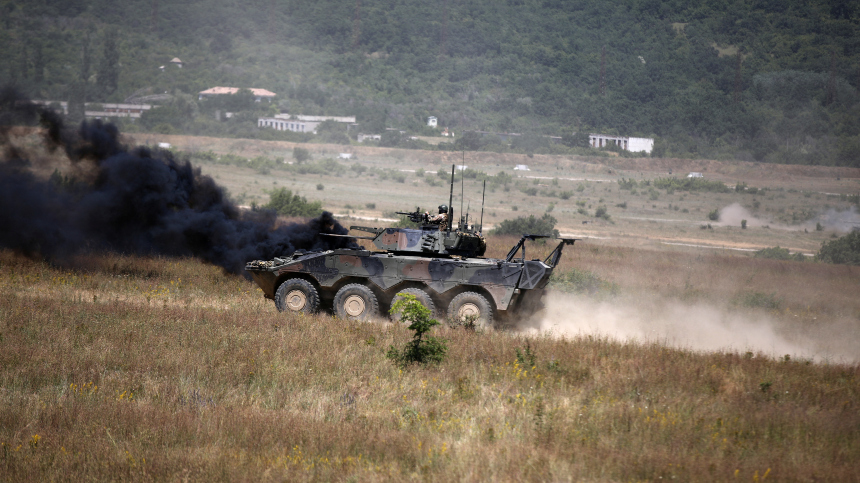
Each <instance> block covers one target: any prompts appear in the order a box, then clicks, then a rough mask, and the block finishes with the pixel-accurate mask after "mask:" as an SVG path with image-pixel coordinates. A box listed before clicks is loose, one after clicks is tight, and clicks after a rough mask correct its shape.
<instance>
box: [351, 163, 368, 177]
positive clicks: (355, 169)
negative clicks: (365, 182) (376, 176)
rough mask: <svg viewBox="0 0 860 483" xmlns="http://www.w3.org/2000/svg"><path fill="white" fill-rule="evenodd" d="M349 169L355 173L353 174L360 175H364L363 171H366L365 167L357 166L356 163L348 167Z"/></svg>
mask: <svg viewBox="0 0 860 483" xmlns="http://www.w3.org/2000/svg"><path fill="white" fill-rule="evenodd" d="M349 169H351V170H353V171H355V174H357V175H361V173H364V172H365V171H367V166H364V165H362V164H358V163H353V164H352V166H350V167H349Z"/></svg>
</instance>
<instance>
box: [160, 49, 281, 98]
mask: <svg viewBox="0 0 860 483" xmlns="http://www.w3.org/2000/svg"><path fill="white" fill-rule="evenodd" d="M177 60H178V59H177ZM248 90H249V91H251V93H252V94H253V95H254V101H256V102H260V101H262V100H263V99H265V100H267V101H269V102H271V101H272V99H274V98H275V96H277V94H275V93H274V92H272V91H267V90H266V89H255V88H250V89H248ZM237 92H239V88H238V87H213V88H211V89H206V90H205V91H200V93H198V95H197V100H201V101H202V100H203V99H205V98H207V97H215V96H226V95H232V94H235V93H237Z"/></svg>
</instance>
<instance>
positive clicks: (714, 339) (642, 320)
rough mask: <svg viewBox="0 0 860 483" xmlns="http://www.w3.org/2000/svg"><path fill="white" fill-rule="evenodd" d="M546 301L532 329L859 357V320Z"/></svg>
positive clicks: (654, 303) (563, 297) (703, 347)
mask: <svg viewBox="0 0 860 483" xmlns="http://www.w3.org/2000/svg"><path fill="white" fill-rule="evenodd" d="M544 301H545V303H546V311H545V313H544V314H543V317H542V318H541V319H540V320H539V321H537V326H536V327H533V328H531V329H528V331H529V332H532V333H534V332H537V333H541V334H550V335H555V336H562V337H576V336H584V335H595V336H601V337H608V338H611V339H616V340H619V341H632V342H638V343H659V344H663V345H666V346H670V347H676V348H681V349H689V350H693V351H709V352H710V351H729V352H739V353H745V352H747V351H751V352H753V353H755V354H763V355H765V356H768V357H773V358H780V357H783V356H784V355H786V354H788V355H790V356H791V357H792V359H811V360H814V361H819V362H821V361H827V362H832V363H856V362H858V361H860V349H858V347H860V334H858V331H857V325H858V323H857V321H853V323H851V322H848V321H846V323H844V324H840V323H839V321H834V322H830V323H816V324H815V325H814V327H812V326H808V325H807V326H804V325H803V324H801V323H799V322H798V323H791V322H785V321H781V320H776V319H774V318H772V317H770V316H768V315H767V314H765V313H751V312H749V311H742V310H733V309H731V308H728V307H726V308H719V307H714V306H712V305H708V304H706V303H691V304H685V303H682V302H679V301H675V300H665V299H663V300H660V299H650V300H647V301H639V300H637V301H635V302H633V303H627V301H619V300H614V301H603V302H600V301H595V300H592V299H589V298H587V297H584V296H575V295H570V294H563V293H559V292H549V293H547V294H546V296H545V297H544ZM849 324H850V327H849Z"/></svg>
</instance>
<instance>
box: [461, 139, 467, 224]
mask: <svg viewBox="0 0 860 483" xmlns="http://www.w3.org/2000/svg"><path fill="white" fill-rule="evenodd" d="M465 169H466V151H465V150H463V162H462V164H460V218H463V215H462V213H463V197H464V196H465V189H466V188H465V185H466V177H465V176H464V174H465V173H464V172H463V170H465ZM461 225H462V223H461ZM461 228H462V227H461Z"/></svg>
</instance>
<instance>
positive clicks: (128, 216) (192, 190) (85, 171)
mask: <svg viewBox="0 0 860 483" xmlns="http://www.w3.org/2000/svg"><path fill="white" fill-rule="evenodd" d="M35 121H38V122H40V123H41V125H42V127H43V128H44V130H43V132H44V142H45V144H46V146H47V147H48V148H49V149H52V150H56V149H63V150H65V154H66V155H67V157H68V159H70V160H71V162H72V163H73V166H74V168H75V172H76V173H79V174H80V176H81V178H82V179H79V180H78V181H74V182H70V181H69V179H68V178H63V177H62V176H53V177H52V179H50V180H46V179H44V177H39V176H37V175H36V174H35V173H34V169H33V168H34V167H37V166H38V167H40V168H42V169H44V168H45V167H46V166H45V163H50V161H46V158H45V157H43V158H40V159H29V158H28V157H25V155H23V154H22V151H21V150H20V149H17V148H15V147H14V143H12V142H11V139H10V136H11V135H12V134H11V133H12V131H13V128H11V127H10V126H15V125H16V124H17V125H20V124H32V123H33V122H35ZM0 125H2V126H4V127H0V147H3V148H4V153H3V154H2V159H0V247H6V248H11V249H14V250H17V251H20V252H23V253H26V254H29V255H31V256H42V257H45V258H47V259H49V260H51V261H54V262H60V263H62V262H64V261H65V260H67V258H68V257H70V256H74V255H76V254H80V253H84V252H98V251H112V252H118V253H125V254H139V255H166V256H194V257H198V258H201V259H203V260H205V261H207V262H210V263H213V264H216V265H219V266H221V267H223V268H224V269H225V270H227V271H229V272H231V273H239V272H240V271H241V270H242V268H243V267H244V265H245V263H246V262H248V261H250V260H254V259H271V258H273V257H275V256H283V255H288V254H291V253H292V252H294V251H296V250H299V249H301V250H317V249H332V248H338V247H346V246H352V247H355V246H357V245H355V244H354V241H353V240H351V239H349V238H338V237H326V236H321V234H325V233H330V234H331V233H333V234H347V233H348V230H346V229H345V228H344V227H343V226H341V225H340V224H339V223H338V222H337V221H335V220H334V218H332V216H331V214H330V213H328V212H323V214H322V215H321V216H320V217H318V218H315V219H313V220H311V221H310V222H308V223H293V224H290V225H282V226H278V224H277V223H276V221H277V220H276V216H275V214H274V213H272V212H266V211H262V212H259V211H254V212H242V211H240V210H238V209H237V208H236V206H235V205H234V204H233V203H231V202H230V201H229V200H228V199H227V197H226V196H225V193H224V190H223V189H222V188H221V187H220V186H218V185H217V184H215V182H214V181H213V180H212V178H210V177H209V176H204V175H202V174H201V173H200V169H199V168H194V167H193V166H192V165H191V164H190V163H189V162H188V161H179V160H177V159H175V158H174V157H173V155H172V154H171V153H169V152H166V151H162V150H152V149H149V148H147V147H136V148H129V147H127V146H124V145H123V144H122V143H121V142H120V138H119V131H118V130H117V128H116V127H115V126H114V125H112V124H109V123H102V122H101V121H92V122H86V121H85V122H83V123H82V124H81V125H80V128H79V129H77V130H76V131H75V130H70V129H68V128H66V127H64V126H63V125H62V123H61V122H60V120H59V118H58V117H57V116H56V115H54V114H53V113H52V112H51V111H48V110H43V109H40V108H39V107H37V106H33V105H32V104H30V103H28V102H26V101H25V100H22V99H20V98H17V97H16V96H15V95H14V94H10V93H9V92H8V91H6V92H4V93H2V94H0ZM47 167H48V168H49V170H50V167H51V166H50V164H49V165H48V166H47Z"/></svg>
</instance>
